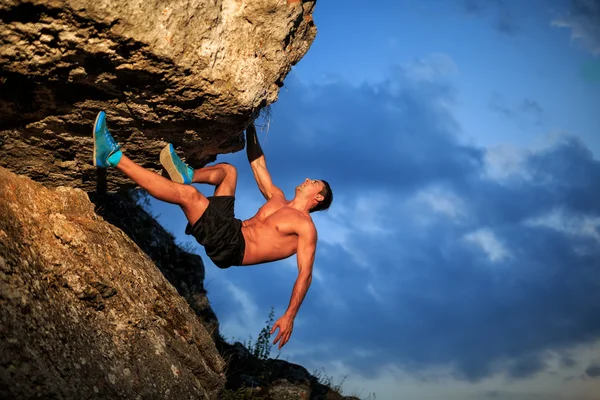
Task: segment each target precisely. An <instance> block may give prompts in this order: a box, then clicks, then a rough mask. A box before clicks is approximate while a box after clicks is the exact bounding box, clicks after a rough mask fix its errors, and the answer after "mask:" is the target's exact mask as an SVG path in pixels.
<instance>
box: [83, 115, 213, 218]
mask: <svg viewBox="0 0 600 400" xmlns="http://www.w3.org/2000/svg"><path fill="white" fill-rule="evenodd" d="M93 137H94V158H93V162H94V166H97V167H99V168H110V167H114V168H117V169H118V170H119V171H121V172H123V173H124V174H125V175H127V176H128V177H129V178H130V179H132V180H133V181H134V182H135V183H137V184H138V185H139V186H141V187H142V188H144V189H146V191H148V193H150V195H151V196H152V197H154V198H156V199H158V200H162V201H166V202H168V203H172V204H177V205H179V206H180V207H181V208H182V209H183V212H184V213H185V216H186V217H187V219H188V221H189V222H190V224H192V225H193V224H194V223H195V222H196V221H198V219H199V218H200V217H201V216H202V214H203V213H204V211H205V210H206V208H207V207H208V199H207V198H206V197H204V196H203V195H202V194H201V193H200V192H198V191H197V190H196V189H195V188H194V187H193V186H189V185H182V184H179V183H176V182H171V181H170V180H168V179H166V178H163V177H162V176H160V175H158V174H155V173H154V172H152V171H149V170H147V169H145V168H142V167H141V166H139V165H137V164H136V163H134V162H133V161H131V160H130V159H129V158H128V157H126V156H125V155H123V153H122V151H121V149H120V146H119V144H118V143H117V142H116V141H115V140H114V138H113V137H112V135H111V134H110V131H109V130H108V127H107V125H106V114H105V113H104V111H101V112H99V113H98V116H97V117H96V121H95V122H94V129H93Z"/></svg>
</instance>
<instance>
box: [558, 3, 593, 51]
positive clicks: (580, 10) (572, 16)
mask: <svg viewBox="0 0 600 400" xmlns="http://www.w3.org/2000/svg"><path fill="white" fill-rule="evenodd" d="M570 5H571V7H570V10H569V13H568V14H567V15H566V16H563V17H561V18H557V19H555V20H554V21H552V24H553V25H554V26H557V27H565V28H569V29H571V38H572V39H573V40H575V41H578V42H581V44H582V45H583V46H584V47H585V48H586V49H587V50H588V51H590V52H591V53H592V54H594V55H600V2H598V1H597V0H571V1H570Z"/></svg>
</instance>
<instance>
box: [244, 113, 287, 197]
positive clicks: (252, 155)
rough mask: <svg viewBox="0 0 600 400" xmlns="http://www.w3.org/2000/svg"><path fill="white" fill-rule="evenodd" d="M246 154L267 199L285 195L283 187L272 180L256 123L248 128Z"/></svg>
mask: <svg viewBox="0 0 600 400" xmlns="http://www.w3.org/2000/svg"><path fill="white" fill-rule="evenodd" d="M246 154H247V155H248V161H249V162H250V166H251V167H252V173H253V174H254V179H256V183H257V184H258V188H259V189H260V191H261V193H262V194H263V196H265V198H266V199H267V200H269V199H270V198H271V197H273V196H274V195H276V196H281V197H284V196H283V192H282V191H281V189H279V188H278V187H277V186H275V185H273V182H272V181H271V175H270V174H269V171H268V170H267V162H266V160H265V155H264V153H263V151H262V148H261V147H260V143H259V142H258V137H257V136H256V128H255V127H254V124H250V126H249V127H248V128H247V129H246Z"/></svg>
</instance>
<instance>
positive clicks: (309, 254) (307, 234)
mask: <svg viewBox="0 0 600 400" xmlns="http://www.w3.org/2000/svg"><path fill="white" fill-rule="evenodd" d="M316 251H317V231H316V230H315V228H314V226H313V225H312V224H310V225H309V224H306V225H301V226H300V227H299V229H298V251H297V253H296V254H297V257H298V272H299V273H301V274H306V275H309V276H310V275H311V273H312V268H313V264H314V262H315V253H316Z"/></svg>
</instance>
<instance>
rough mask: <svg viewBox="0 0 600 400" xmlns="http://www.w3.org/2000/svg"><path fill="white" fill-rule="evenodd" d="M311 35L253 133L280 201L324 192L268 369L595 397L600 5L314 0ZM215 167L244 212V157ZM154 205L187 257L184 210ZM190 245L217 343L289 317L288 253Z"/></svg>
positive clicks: (416, 395)
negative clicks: (221, 262)
mask: <svg viewBox="0 0 600 400" xmlns="http://www.w3.org/2000/svg"><path fill="white" fill-rule="evenodd" d="M314 19H315V22H316V24H317V27H318V29H319V33H318V35H317V38H316V40H315V42H314V44H313V45H312V47H311V49H310V50H309V52H308V53H307V55H306V56H305V57H304V58H303V59H302V60H301V61H300V63H299V64H298V65H296V66H295V67H294V69H293V70H292V72H291V73H290V75H289V76H288V77H287V79H286V81H285V85H284V87H283V88H282V90H281V92H280V96H279V100H278V101H277V102H276V103H275V104H274V105H273V106H272V109H271V111H272V112H271V118H270V121H269V124H268V129H267V125H266V124H262V125H263V128H264V129H263V130H262V131H261V132H260V134H259V138H260V139H261V142H262V145H263V149H264V151H265V154H266V157H267V163H268V167H269V170H270V171H271V174H272V176H273V180H274V182H275V184H277V185H278V186H280V187H281V188H282V189H283V190H284V191H285V192H286V194H288V196H293V188H294V186H296V185H297V184H298V183H299V182H301V181H302V180H303V179H304V178H306V177H311V178H313V177H314V178H318V179H319V178H322V179H326V180H328V181H329V182H330V184H331V186H332V188H333V191H334V202H333V204H332V207H331V209H330V210H329V211H327V212H325V213H316V214H314V215H313V219H314V221H315V224H316V226H317V229H318V231H319V245H318V250H317V256H316V262H315V270H314V279H313V285H312V287H311V289H310V290H309V292H308V295H307V298H306V300H305V302H304V304H303V306H302V308H301V311H300V313H299V315H298V317H297V319H296V324H295V330H294V333H293V335H292V338H291V340H290V342H289V343H288V345H286V346H285V347H284V349H283V350H282V352H281V355H280V357H281V358H283V359H287V360H289V361H291V362H296V363H299V364H302V365H304V366H305V367H307V368H308V369H309V370H310V371H314V370H316V369H324V372H325V373H326V374H327V375H330V376H333V377H334V381H336V382H337V381H339V380H340V379H342V378H343V377H344V376H347V378H346V380H345V383H344V389H345V392H346V393H347V394H360V395H361V396H363V397H366V396H367V395H368V394H369V393H372V392H375V393H376V395H377V399H385V400H387V399H397V398H403V399H465V400H468V399H486V398H490V399H544V400H553V399H581V400H584V399H585V400H592V399H597V398H598V397H597V393H600V317H599V315H600V295H599V293H600V189H599V186H598V182H600V158H599V157H600V132H599V128H598V127H599V126H600V113H599V112H598V110H599V109H600V107H599V105H600V77H599V75H600V2H599V1H597V0H572V1H569V0H564V1H559V0H555V1H542V0H531V1H527V2H522V1H516V0H514V1H501V0H448V1H442V0H427V1H416V0H402V1H379V2H377V3H375V2H372V3H369V4H367V3H365V2H364V1H361V2H359V1H346V2H343V3H338V2H331V1H330V2H326V1H321V2H319V3H317V6H316V11H315V15H314ZM218 161H226V162H229V163H232V164H234V165H236V166H237V167H238V172H239V184H238V191H237V200H236V214H237V216H238V217H239V218H242V219H245V218H249V217H251V216H252V215H253V214H254V212H255V211H256V210H257V209H258V207H260V205H261V204H262V202H263V198H262V196H261V195H260V192H259V191H258V189H257V187H256V184H255V182H254V180H253V177H252V173H251V171H250V168H249V166H248V163H247V160H246V157H245V153H244V152H239V153H236V154H229V155H223V156H220V157H219V159H218ZM198 188H199V189H200V190H201V191H202V192H203V193H205V194H212V190H211V188H210V187H208V186H203V185H199V186H198ZM152 211H153V212H154V213H156V214H159V215H160V216H159V218H158V219H159V222H161V223H162V224H163V225H164V226H165V227H166V228H167V229H168V230H169V231H171V232H173V233H174V234H175V235H176V237H177V240H178V241H180V242H181V243H186V242H190V243H194V242H191V241H190V237H187V236H185V235H184V233H183V231H184V229H185V224H186V221H185V218H184V217H183V213H181V211H179V210H178V209H177V208H175V207H173V206H170V205H166V204H163V203H159V202H152ZM195 248H196V249H197V252H198V254H200V255H203V256H204V257H203V258H204V260H205V263H206V270H207V271H206V286H207V289H208V291H209V298H210V300H211V303H212V306H213V308H214V310H215V311H216V313H217V316H218V318H219V320H220V322H221V329H222V332H223V333H224V334H225V336H226V337H228V338H230V339H237V340H241V341H245V340H246V339H247V338H248V336H249V335H252V336H253V337H256V335H257V334H258V332H259V331H260V329H261V327H262V326H264V321H265V320H266V317H267V315H268V313H269V310H270V307H271V306H274V307H275V312H276V316H277V317H278V316H280V315H281V314H282V313H283V312H284V311H285V309H286V307H287V304H288V301H289V297H290V293H291V288H292V285H293V283H294V280H295V277H296V264H295V262H296V259H295V257H292V258H289V259H287V260H283V261H280V262H277V263H272V264H265V265H260V266H253V267H245V268H231V269H228V270H220V269H218V268H216V267H215V266H214V265H213V264H212V263H211V262H210V260H209V259H208V258H207V257H205V253H204V251H203V249H202V247H201V246H199V245H197V244H195ZM274 355H275V353H274ZM595 396H596V397H595Z"/></svg>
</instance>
